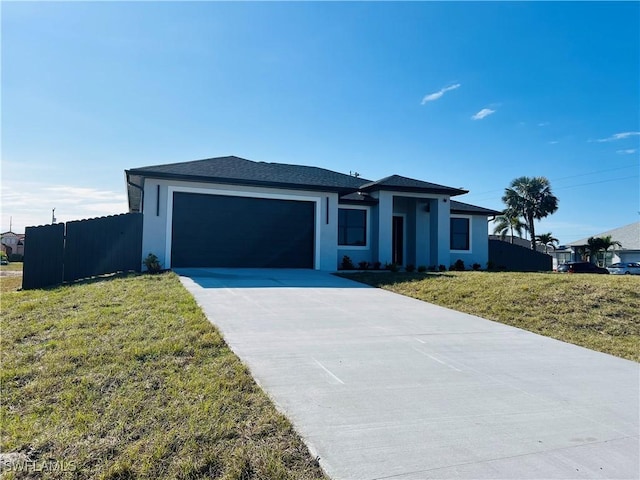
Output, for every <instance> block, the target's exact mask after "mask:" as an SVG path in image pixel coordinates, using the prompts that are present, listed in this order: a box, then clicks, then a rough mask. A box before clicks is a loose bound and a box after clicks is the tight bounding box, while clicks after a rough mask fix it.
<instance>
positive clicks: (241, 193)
mask: <svg viewBox="0 0 640 480" xmlns="http://www.w3.org/2000/svg"><path fill="white" fill-rule="evenodd" d="M167 191H168V193H167V225H166V233H165V264H166V265H167V268H171V241H172V238H171V230H172V227H173V194H174V193H176V192H178V193H200V194H204V195H226V196H229V197H250V198H267V199H273V200H295V201H303V202H314V203H315V204H316V211H315V217H316V218H315V223H316V225H315V242H314V243H315V245H314V250H315V252H314V259H315V260H314V266H313V268H314V269H315V270H319V269H320V250H321V248H320V247H321V245H320V239H321V235H320V228H321V221H320V220H321V219H320V217H321V213H322V211H321V210H322V208H321V207H322V198H323V197H315V196H311V195H292V194H288V193H263V192H253V191H245V190H222V189H216V188H201V187H186V186H181V185H168V187H167Z"/></svg>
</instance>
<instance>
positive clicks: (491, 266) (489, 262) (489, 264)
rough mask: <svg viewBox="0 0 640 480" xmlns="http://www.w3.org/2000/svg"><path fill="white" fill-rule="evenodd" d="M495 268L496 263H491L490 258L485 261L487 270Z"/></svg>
mask: <svg viewBox="0 0 640 480" xmlns="http://www.w3.org/2000/svg"><path fill="white" fill-rule="evenodd" d="M495 269H496V264H495V263H493V262H492V261H491V260H489V261H488V262H487V270H495Z"/></svg>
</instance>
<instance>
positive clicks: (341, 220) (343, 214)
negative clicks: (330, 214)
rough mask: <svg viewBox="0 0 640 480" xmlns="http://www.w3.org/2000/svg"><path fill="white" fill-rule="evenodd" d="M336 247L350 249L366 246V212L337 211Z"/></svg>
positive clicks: (347, 209)
mask: <svg viewBox="0 0 640 480" xmlns="http://www.w3.org/2000/svg"><path fill="white" fill-rule="evenodd" d="M338 245H345V246H351V247H364V246H366V245H367V211H366V210H360V209H353V208H340V209H338Z"/></svg>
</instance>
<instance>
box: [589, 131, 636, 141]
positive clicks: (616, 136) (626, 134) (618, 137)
mask: <svg viewBox="0 0 640 480" xmlns="http://www.w3.org/2000/svg"><path fill="white" fill-rule="evenodd" d="M637 135H640V132H622V133H615V134H613V135H611V136H610V137H607V138H600V139H598V140H597V141H598V142H614V141H616V140H623V139H625V138H629V137H635V136H637Z"/></svg>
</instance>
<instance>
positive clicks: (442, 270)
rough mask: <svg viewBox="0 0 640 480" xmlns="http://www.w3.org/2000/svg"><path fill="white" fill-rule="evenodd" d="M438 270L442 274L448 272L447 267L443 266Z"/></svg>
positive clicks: (439, 266)
mask: <svg viewBox="0 0 640 480" xmlns="http://www.w3.org/2000/svg"><path fill="white" fill-rule="evenodd" d="M438 270H440V271H441V272H446V271H447V267H445V266H444V265H443V264H440V265H438Z"/></svg>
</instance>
